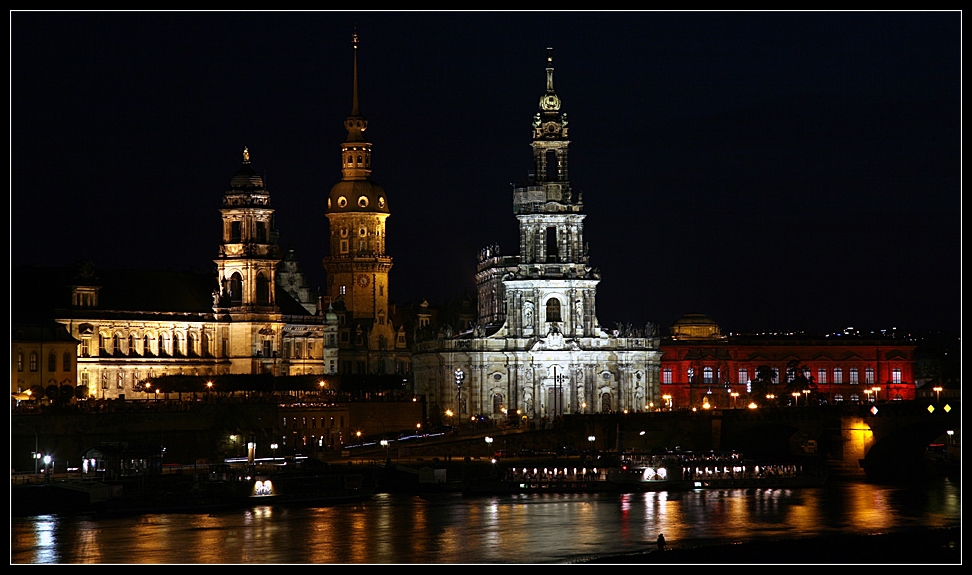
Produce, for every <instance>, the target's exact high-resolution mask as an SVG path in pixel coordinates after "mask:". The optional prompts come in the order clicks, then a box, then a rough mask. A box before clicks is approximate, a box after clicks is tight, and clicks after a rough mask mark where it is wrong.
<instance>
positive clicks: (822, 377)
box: [817, 367, 827, 383]
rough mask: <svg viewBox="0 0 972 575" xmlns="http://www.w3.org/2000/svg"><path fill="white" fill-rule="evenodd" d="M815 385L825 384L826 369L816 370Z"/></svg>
mask: <svg viewBox="0 0 972 575" xmlns="http://www.w3.org/2000/svg"><path fill="white" fill-rule="evenodd" d="M817 383H827V369H826V368H824V367H821V368H820V369H818V370H817Z"/></svg>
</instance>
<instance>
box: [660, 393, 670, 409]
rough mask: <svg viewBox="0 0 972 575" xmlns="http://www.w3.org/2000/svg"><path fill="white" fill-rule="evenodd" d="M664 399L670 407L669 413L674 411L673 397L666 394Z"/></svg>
mask: <svg viewBox="0 0 972 575" xmlns="http://www.w3.org/2000/svg"><path fill="white" fill-rule="evenodd" d="M662 399H664V400H665V403H666V404H667V405H668V411H671V410H672V396H671V395H668V394H667V393H666V394H665V395H663V396H662Z"/></svg>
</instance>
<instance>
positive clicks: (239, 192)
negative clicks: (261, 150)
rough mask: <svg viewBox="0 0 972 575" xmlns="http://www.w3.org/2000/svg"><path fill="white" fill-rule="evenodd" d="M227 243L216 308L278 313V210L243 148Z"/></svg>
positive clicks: (229, 194) (228, 206)
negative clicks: (276, 294) (275, 211)
mask: <svg viewBox="0 0 972 575" xmlns="http://www.w3.org/2000/svg"><path fill="white" fill-rule="evenodd" d="M220 212H221V213H222V223H223V225H222V227H223V232H222V241H221V242H220V246H219V257H218V258H217V259H215V260H214V261H215V262H216V266H217V270H218V273H219V282H220V287H219V288H218V292H217V293H214V294H213V308H214V309H226V310H230V311H248V312H273V311H275V310H276V303H275V297H274V278H275V276H276V267H277V264H278V263H279V262H280V259H279V257H278V255H277V247H276V240H277V238H276V231H275V230H274V225H273V212H274V210H273V208H272V207H271V206H270V194H269V193H268V192H267V190H266V188H265V187H264V185H263V178H262V177H260V175H259V174H257V173H256V172H255V171H254V170H253V167H252V166H251V165H250V151H249V149H247V148H244V149H243V165H242V166H240V169H239V170H237V171H236V174H234V175H233V177H232V178H231V179H230V187H229V189H228V190H226V192H225V193H224V194H223V206H222V208H221V209H220Z"/></svg>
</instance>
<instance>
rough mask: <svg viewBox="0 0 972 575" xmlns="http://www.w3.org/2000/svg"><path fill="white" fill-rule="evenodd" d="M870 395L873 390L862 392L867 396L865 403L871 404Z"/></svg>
mask: <svg viewBox="0 0 972 575" xmlns="http://www.w3.org/2000/svg"><path fill="white" fill-rule="evenodd" d="M872 393H874V390H871V389H865V390H864V395H866V396H867V402H868V403H871V394H872Z"/></svg>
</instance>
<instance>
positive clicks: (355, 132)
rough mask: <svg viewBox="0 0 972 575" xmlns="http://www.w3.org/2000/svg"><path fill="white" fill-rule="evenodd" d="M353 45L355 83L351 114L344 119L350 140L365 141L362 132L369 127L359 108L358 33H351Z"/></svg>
mask: <svg viewBox="0 0 972 575" xmlns="http://www.w3.org/2000/svg"><path fill="white" fill-rule="evenodd" d="M351 47H352V49H353V54H354V59H353V64H354V85H353V89H352V97H351V115H350V116H348V118H347V119H346V120H345V121H344V127H345V128H346V129H347V130H348V139H347V141H348V142H364V141H365V139H364V135H363V134H362V132H364V131H365V130H367V129H368V120H366V119H365V117H364V116H362V115H361V112H360V111H359V110H358V34H357V33H354V34H352V35H351Z"/></svg>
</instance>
